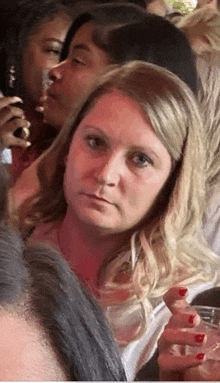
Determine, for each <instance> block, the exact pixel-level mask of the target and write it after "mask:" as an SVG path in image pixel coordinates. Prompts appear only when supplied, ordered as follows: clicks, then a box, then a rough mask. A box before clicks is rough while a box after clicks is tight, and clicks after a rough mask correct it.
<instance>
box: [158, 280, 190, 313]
mask: <svg viewBox="0 0 220 383" xmlns="http://www.w3.org/2000/svg"><path fill="white" fill-rule="evenodd" d="M187 291H188V290H187V288H186V287H172V288H171V289H169V290H168V292H167V293H166V294H165V295H164V297H163V299H164V302H165V303H166V305H167V307H168V309H169V310H170V311H171V312H172V313H174V314H175V313H177V312H178V311H180V310H183V309H184V308H186V307H189V303H187V301H186V300H185V297H186V296H187Z"/></svg>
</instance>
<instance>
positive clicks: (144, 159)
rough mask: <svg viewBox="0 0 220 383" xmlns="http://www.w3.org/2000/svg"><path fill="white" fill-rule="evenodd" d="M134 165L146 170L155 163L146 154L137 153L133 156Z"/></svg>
mask: <svg viewBox="0 0 220 383" xmlns="http://www.w3.org/2000/svg"><path fill="white" fill-rule="evenodd" d="M132 161H133V163H134V164H135V165H136V166H138V167H139V168H144V167H146V166H148V165H153V161H152V159H151V158H150V157H148V156H147V155H146V154H144V153H137V154H134V155H133V158H132Z"/></svg>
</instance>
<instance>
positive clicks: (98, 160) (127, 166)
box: [64, 91, 171, 234]
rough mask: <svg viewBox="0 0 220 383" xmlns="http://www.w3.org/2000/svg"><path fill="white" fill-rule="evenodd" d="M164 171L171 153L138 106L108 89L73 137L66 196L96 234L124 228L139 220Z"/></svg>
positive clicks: (168, 168) (76, 212)
mask: <svg viewBox="0 0 220 383" xmlns="http://www.w3.org/2000/svg"><path fill="white" fill-rule="evenodd" d="M134 132H135V135H134ZM170 170H171V157H170V155H169V153H168V152H167V150H166V148H165V147H164V146H163V144H162V143H161V141H160V140H159V139H158V138H157V136H156V134H155V133H154V131H153V129H152V126H151V123H150V121H149V120H148V119H147V118H145V117H144V116H143V114H142V112H141V110H140V107H139V106H138V104H137V103H136V102H134V101H133V100H131V99H129V98H128V97H126V96H124V95H123V94H121V93H119V92H118V91H113V92H111V93H110V94H107V95H104V96H102V97H101V98H100V99H99V100H98V101H97V104H96V105H95V107H94V108H93V109H92V111H91V112H90V113H89V114H88V115H87V116H86V117H85V118H84V120H83V121H82V122H81V124H80V125H79V127H78V129H77V131H76V133H75V135H74V137H73V140H72V143H71V147H70V151H69V155H68V158H67V163H66V173H65V182H64V190H65V194H66V199H67V202H68V203H69V205H70V207H71V210H72V211H73V213H74V214H76V215H77V218H78V219H80V220H81V221H83V222H84V223H86V224H87V225H89V226H90V225H92V226H95V227H97V230H98V232H100V231H101V233H104V234H106V233H107V234H112V233H119V232H125V231H127V230H129V229H131V228H133V227H134V226H135V225H137V224H138V223H139V222H140V221H141V220H142V219H143V218H144V216H145V215H146V213H147V212H148V210H149V209H150V207H151V206H152V204H153V202H154V200H155V198H156V197H157V195H158V193H159V191H160V190H161V188H162V186H163V185H164V183H165V181H166V180H167V178H168V176H169V174H170ZM91 196H97V197H99V198H102V199H105V200H106V201H108V202H105V201H102V200H100V199H99V200H97V198H95V197H91Z"/></svg>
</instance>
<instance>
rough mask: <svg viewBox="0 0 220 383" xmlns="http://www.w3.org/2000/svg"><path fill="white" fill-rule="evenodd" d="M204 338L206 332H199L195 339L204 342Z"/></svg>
mask: <svg viewBox="0 0 220 383" xmlns="http://www.w3.org/2000/svg"><path fill="white" fill-rule="evenodd" d="M204 338H205V334H197V335H196V336H195V341H196V342H197V343H202V342H203V341H204Z"/></svg>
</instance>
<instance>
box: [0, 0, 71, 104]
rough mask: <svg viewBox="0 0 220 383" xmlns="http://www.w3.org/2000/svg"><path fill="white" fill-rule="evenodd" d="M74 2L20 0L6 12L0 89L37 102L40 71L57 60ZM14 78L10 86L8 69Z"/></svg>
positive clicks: (40, 88)
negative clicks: (6, 19)
mask: <svg viewBox="0 0 220 383" xmlns="http://www.w3.org/2000/svg"><path fill="white" fill-rule="evenodd" d="M74 13H75V11H74V5H69V6H68V7H67V6H64V5H63V4H62V1H59V0H58V1H57V0H46V1H43V0H42V1H41V0H40V1H38V2H35V1H33V0H19V1H18V2H17V4H16V6H15V7H14V9H13V12H12V13H11V14H10V15H9V22H8V25H9V26H8V28H7V30H6V31H5V39H4V42H3V50H2V65H4V66H5V67H4V68H3V69H4V70H5V72H4V76H5V77H4V78H2V80H1V89H2V90H3V92H4V93H5V92H6V94H8V93H10V94H15V95H19V96H21V97H22V98H24V99H25V101H26V102H28V101H29V102H32V103H33V104H34V105H36V103H37V101H38V99H39V97H40V96H41V94H42V71H43V70H45V71H46V70H49V69H50V68H52V67H53V66H54V65H56V64H57V63H58V62H59V57H60V52H61V50H62V46H63V42H64V39H65V36H66V33H67V31H68V28H69V26H70V25H71V22H72V20H73V17H74ZM11 69H13V70H15V77H16V80H15V81H13V84H12V85H13V87H11V86H10V70H11ZM1 76H3V75H1Z"/></svg>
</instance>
